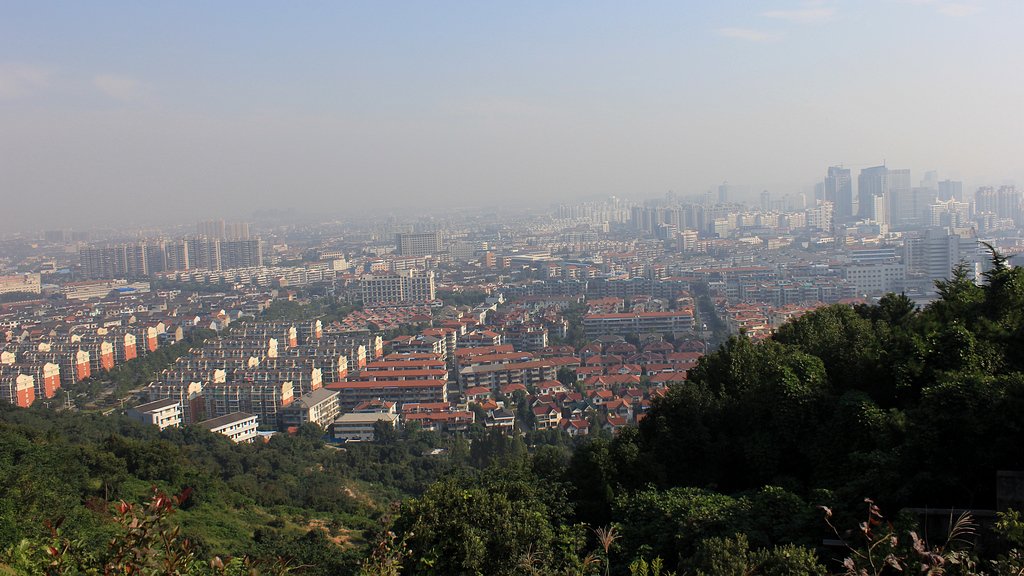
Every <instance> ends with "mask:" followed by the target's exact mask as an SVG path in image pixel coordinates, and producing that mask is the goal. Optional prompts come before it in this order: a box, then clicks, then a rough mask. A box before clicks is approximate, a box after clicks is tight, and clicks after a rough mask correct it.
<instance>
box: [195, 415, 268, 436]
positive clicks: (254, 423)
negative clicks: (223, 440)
mask: <svg viewBox="0 0 1024 576" xmlns="http://www.w3.org/2000/svg"><path fill="white" fill-rule="evenodd" d="M199 425H200V426H202V427H203V428H206V429H207V430H209V431H210V432H214V433H217V434H223V435H224V436H227V437H228V438H230V439H231V440H232V441H233V442H235V443H242V442H252V441H253V440H255V439H256V437H257V436H258V435H259V434H258V433H257V432H256V428H257V427H258V426H259V422H258V419H257V418H256V415H254V414H249V413H246V412H232V413H231V414H225V415H223V416H218V417H216V418H211V419H209V420H204V421H202V422H200V423H199Z"/></svg>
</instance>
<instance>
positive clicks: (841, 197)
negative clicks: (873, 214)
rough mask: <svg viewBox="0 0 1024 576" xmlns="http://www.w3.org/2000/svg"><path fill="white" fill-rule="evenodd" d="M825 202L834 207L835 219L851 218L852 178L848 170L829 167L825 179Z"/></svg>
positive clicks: (839, 167)
mask: <svg viewBox="0 0 1024 576" xmlns="http://www.w3.org/2000/svg"><path fill="white" fill-rule="evenodd" d="M825 200H826V201H828V202H831V203H832V205H833V206H834V207H835V216H836V218H850V217H852V216H853V177H852V176H851V175H850V169H849V168H843V167H841V166H829V167H828V176H827V177H826V178H825Z"/></svg>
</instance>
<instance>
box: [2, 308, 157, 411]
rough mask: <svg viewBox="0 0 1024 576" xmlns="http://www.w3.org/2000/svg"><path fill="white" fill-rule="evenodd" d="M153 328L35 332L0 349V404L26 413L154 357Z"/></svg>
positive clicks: (67, 327)
mask: <svg viewBox="0 0 1024 576" xmlns="http://www.w3.org/2000/svg"><path fill="white" fill-rule="evenodd" d="M159 342H160V339H159V333H158V331H157V328H156V327H155V326H150V325H142V324H139V325H135V326H111V327H109V328H107V327H95V326H93V325H91V324H79V325H67V324H64V325H60V326H55V327H53V328H51V329H49V330H45V331H44V329H43V328H39V329H36V330H33V331H32V332H31V333H30V334H28V335H26V334H24V333H23V334H22V335H20V338H18V339H12V340H9V341H7V342H6V343H4V344H2V345H0V399H3V400H6V401H7V402H9V403H11V404H13V405H15V406H21V407H25V408H27V407H28V406H31V405H32V403H33V402H35V401H36V399H50V398H53V397H54V396H55V395H56V394H57V392H58V390H60V388H62V387H68V386H73V385H75V384H77V383H79V382H81V381H82V380H85V379H86V378H90V377H92V376H94V375H97V376H98V375H100V374H102V373H103V372H106V371H109V370H111V369H113V368H114V366H116V365H118V364H122V363H124V362H127V361H128V360H131V359H133V358H137V357H139V356H144V355H146V354H148V353H150V352H153V351H154V350H156V349H157V346H159Z"/></svg>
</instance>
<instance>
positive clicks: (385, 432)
mask: <svg viewBox="0 0 1024 576" xmlns="http://www.w3.org/2000/svg"><path fill="white" fill-rule="evenodd" d="M373 439H374V440H375V441H377V442H380V443H381V444H385V445H391V444H394V443H396V442H398V432H396V431H395V426H394V425H393V424H392V423H391V422H388V421H387V420H377V421H376V422H374V423H373Z"/></svg>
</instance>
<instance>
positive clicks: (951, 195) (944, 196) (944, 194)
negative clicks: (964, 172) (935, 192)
mask: <svg viewBox="0 0 1024 576" xmlns="http://www.w3.org/2000/svg"><path fill="white" fill-rule="evenodd" d="M939 200H940V201H942V202H948V201H949V200H956V201H957V202H963V201H964V183H963V182H954V181H953V180H948V179H947V180H943V181H941V182H939Z"/></svg>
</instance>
